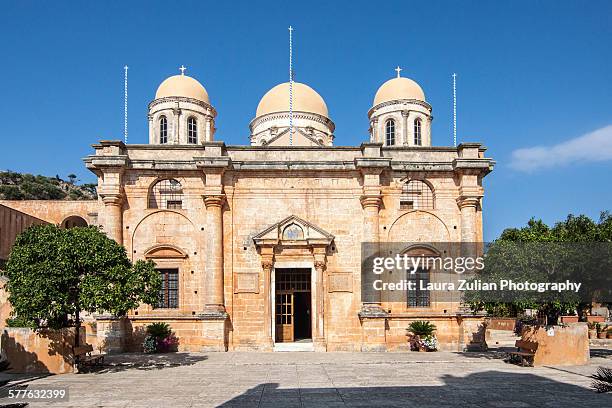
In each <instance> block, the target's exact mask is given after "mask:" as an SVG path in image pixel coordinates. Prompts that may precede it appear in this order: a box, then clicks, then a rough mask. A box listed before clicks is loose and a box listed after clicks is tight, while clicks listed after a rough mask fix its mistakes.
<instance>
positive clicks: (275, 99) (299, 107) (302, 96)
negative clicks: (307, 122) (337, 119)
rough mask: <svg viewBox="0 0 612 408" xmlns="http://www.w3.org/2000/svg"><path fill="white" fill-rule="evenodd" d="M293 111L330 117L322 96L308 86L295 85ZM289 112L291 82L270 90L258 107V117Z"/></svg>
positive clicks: (297, 83) (256, 114)
mask: <svg viewBox="0 0 612 408" xmlns="http://www.w3.org/2000/svg"><path fill="white" fill-rule="evenodd" d="M293 111H294V112H310V113H316V114H319V115H321V116H325V117H328V116H327V115H328V114H329V112H328V111H327V105H326V104H325V101H324V100H323V98H321V95H319V94H318V93H317V92H316V91H315V90H314V89H312V88H311V87H309V86H308V85H305V84H302V83H299V82H294V83H293ZM276 112H289V82H285V83H282V84H279V85H276V86H275V87H274V88H272V89H270V90H269V91H268V92H267V93H266V94H265V95H264V96H263V98H261V100H260V101H259V105H257V112H256V113H255V116H256V117H259V116H263V115H267V114H268V113H276Z"/></svg>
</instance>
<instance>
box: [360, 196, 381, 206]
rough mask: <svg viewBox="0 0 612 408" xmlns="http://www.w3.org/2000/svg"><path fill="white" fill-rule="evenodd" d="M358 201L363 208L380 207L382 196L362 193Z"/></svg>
mask: <svg viewBox="0 0 612 408" xmlns="http://www.w3.org/2000/svg"><path fill="white" fill-rule="evenodd" d="M359 202H360V203H361V207H362V208H363V209H366V208H376V209H380V207H381V206H382V196H381V195H362V196H361V197H359Z"/></svg>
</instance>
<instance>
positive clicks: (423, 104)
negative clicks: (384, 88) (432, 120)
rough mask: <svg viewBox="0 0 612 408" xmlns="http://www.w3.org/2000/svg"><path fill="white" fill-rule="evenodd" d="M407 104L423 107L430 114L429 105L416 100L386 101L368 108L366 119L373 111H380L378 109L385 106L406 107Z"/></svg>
mask: <svg viewBox="0 0 612 408" xmlns="http://www.w3.org/2000/svg"><path fill="white" fill-rule="evenodd" d="M408 104H413V105H419V106H422V107H424V108H425V109H427V110H429V111H430V112H431V105H430V104H428V103H427V102H425V101H420V100H418V99H394V100H392V101H386V102H383V103H379V104H378V105H374V106H372V107H371V108H370V110H369V111H368V117H370V116H372V114H373V113H374V111H376V110H378V109H380V108H384V107H387V106H392V105H408Z"/></svg>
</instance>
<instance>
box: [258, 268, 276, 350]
mask: <svg viewBox="0 0 612 408" xmlns="http://www.w3.org/2000/svg"><path fill="white" fill-rule="evenodd" d="M273 266H274V262H273V260H272V256H266V257H263V259H262V261H261V269H262V271H263V283H264V285H263V287H264V293H263V294H264V319H265V323H264V330H265V342H266V343H267V345H266V346H267V347H269V349H270V350H272V348H273V347H274V342H273V341H272V330H274V326H273V324H272V320H273V318H274V311H273V310H272V290H273V288H272V286H271V285H272V267H273Z"/></svg>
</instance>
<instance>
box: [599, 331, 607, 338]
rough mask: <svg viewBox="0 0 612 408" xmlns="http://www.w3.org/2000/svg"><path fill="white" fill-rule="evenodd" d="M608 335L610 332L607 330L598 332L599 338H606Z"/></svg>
mask: <svg viewBox="0 0 612 408" xmlns="http://www.w3.org/2000/svg"><path fill="white" fill-rule="evenodd" d="M607 335H608V333H606V332H599V333H597V338H598V339H605V338H606V336H607Z"/></svg>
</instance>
